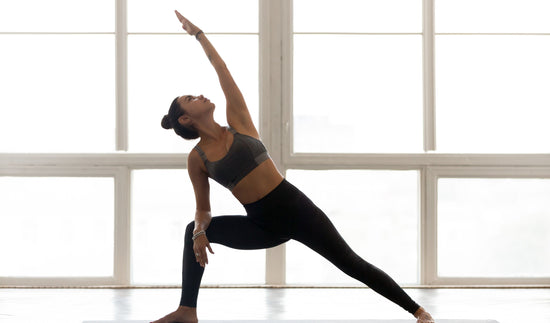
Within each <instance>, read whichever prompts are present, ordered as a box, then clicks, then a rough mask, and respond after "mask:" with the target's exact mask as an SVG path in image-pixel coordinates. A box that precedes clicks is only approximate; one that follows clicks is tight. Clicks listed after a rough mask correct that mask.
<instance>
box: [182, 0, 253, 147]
mask: <svg viewBox="0 0 550 323" xmlns="http://www.w3.org/2000/svg"><path fill="white" fill-rule="evenodd" d="M176 16H177V17H178V19H179V21H180V22H181V23H182V27H183V29H184V30H185V31H187V33H189V35H192V36H195V37H196V38H197V40H198V41H199V42H200V44H201V45H202V48H203V49H204V52H205V53H206V56H207V57H208V59H209V60H210V63H212V66H214V69H215V70H216V73H217V74H218V78H219V80H220V85H221V87H222V90H223V93H224V95H225V100H226V102H227V111H226V113H227V122H228V123H229V125H230V126H231V127H232V128H234V129H235V130H237V131H238V132H241V133H245V134H247V135H251V136H254V137H259V135H258V131H257V130H256V128H255V127H254V123H253V122H252V118H251V116H250V112H249V111H248V107H247V106H246V102H245V100H244V97H243V95H242V93H241V90H240V89H239V87H238V86H237V84H236V83H235V80H233V77H232V76H231V73H230V72H229V70H228V69H227V66H226V65H225V62H224V61H223V59H222V58H221V57H220V55H219V54H218V52H217V51H216V49H215V48H214V46H212V44H211V43H210V41H209V40H208V38H207V37H206V35H205V34H204V33H203V32H202V30H201V29H200V28H198V27H197V26H195V25H194V24H192V23H191V22H190V21H189V20H188V19H187V18H185V17H184V16H183V15H181V14H180V13H179V12H178V11H177V10H176Z"/></svg>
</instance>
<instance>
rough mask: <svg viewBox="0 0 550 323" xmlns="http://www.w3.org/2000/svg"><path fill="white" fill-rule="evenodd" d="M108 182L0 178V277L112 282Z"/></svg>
mask: <svg viewBox="0 0 550 323" xmlns="http://www.w3.org/2000/svg"><path fill="white" fill-rule="evenodd" d="M114 195H115V194H114V181H113V178H108V177H13V176H4V177H0V196H2V203H0V258H2V266H1V268H0V277H2V276H3V277H10V276H12V277H112V276H113V257H114V209H115V208H114Z"/></svg>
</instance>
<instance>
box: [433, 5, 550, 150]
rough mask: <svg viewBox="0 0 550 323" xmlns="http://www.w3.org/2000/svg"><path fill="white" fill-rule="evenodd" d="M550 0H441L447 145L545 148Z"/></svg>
mask: <svg viewBox="0 0 550 323" xmlns="http://www.w3.org/2000/svg"><path fill="white" fill-rule="evenodd" d="M548 10H550V2H548V1H537V0H530V1H494V0H484V1H451V0H437V1H436V19H435V22H436V24H435V28H436V36H435V42H436V47H435V51H436V54H435V55H436V60H435V62H436V66H435V71H436V77H435V78H436V84H435V87H436V92H435V93H436V101H437V145H438V150H439V151H442V152H460V153H470V152H471V153H548V152H550V148H549V146H548V143H547V138H548V137H549V136H550V131H549V129H548V127H547V126H546V123H545V122H544V120H547V119H548V118H549V117H550V95H549V94H548V91H546V89H547V88H548V86H550V63H549V62H548V60H547V59H546V58H547V57H548V56H549V55H550V45H549V42H548V40H549V38H550V35H549V34H548V33H549V32H550V23H549V22H548V19H546V18H545V17H544V16H543V14H542V13H543V12H547V11H548Z"/></svg>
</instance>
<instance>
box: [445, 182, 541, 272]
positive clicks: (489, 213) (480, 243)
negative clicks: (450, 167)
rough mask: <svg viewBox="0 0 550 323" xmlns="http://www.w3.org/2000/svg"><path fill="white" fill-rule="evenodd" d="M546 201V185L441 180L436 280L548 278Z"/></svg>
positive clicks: (538, 183)
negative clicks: (438, 278) (437, 278)
mask: <svg viewBox="0 0 550 323" xmlns="http://www.w3.org/2000/svg"><path fill="white" fill-rule="evenodd" d="M548 196H550V180H548V179H516V178H514V179H511V178H508V179H507V178H440V179H439V181H438V201H439V203H438V210H437V214H438V222H437V223H438V229H437V232H438V274H439V275H440V276H443V277H449V276H450V277H547V276H548V275H550V261H549V258H548V255H549V254H550V247H549V246H550V239H549V237H548V234H547V233H548V230H549V229H550V202H549V201H548ZM464 237H467V239H464Z"/></svg>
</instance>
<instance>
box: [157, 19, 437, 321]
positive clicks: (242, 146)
mask: <svg viewBox="0 0 550 323" xmlns="http://www.w3.org/2000/svg"><path fill="white" fill-rule="evenodd" d="M176 15H177V17H178V19H179V21H180V22H181V23H182V25H183V29H184V30H186V31H187V32H188V33H189V34H190V35H192V36H195V37H196V38H197V40H198V41H199V42H200V44H201V45H202V47H203V49H204V51H205V53H206V55H207V56H208V59H209V60H210V62H211V63H212V65H213V66H214V68H215V69H216V72H217V74H218V77H219V80H220V83H221V87H222V90H223V92H224V94H225V98H226V101H227V111H226V113H227V122H228V124H229V127H228V128H226V127H221V126H220V125H219V124H218V123H216V122H215V121H214V117H213V113H214V107H215V105H214V104H213V103H211V102H210V101H209V100H208V99H206V98H204V97H203V96H202V95H200V96H198V97H197V96H191V95H186V96H180V97H177V98H176V99H174V101H173V102H172V105H171V106H170V110H169V112H168V114H167V115H165V116H164V118H163V119H162V126H163V128H165V129H172V128H173V129H174V131H175V132H176V133H177V134H178V135H180V136H181V137H183V138H185V139H195V138H200V141H199V143H198V144H197V145H196V146H195V148H194V149H193V150H192V151H191V152H190V154H189V159H188V164H187V165H188V171H189V177H190V178H191V182H192V184H193V188H194V190H195V198H196V205H197V208H196V213H195V221H194V222H191V223H190V224H189V225H188V226H187V230H186V233H185V247H184V253H183V284H182V296H181V301H180V306H179V307H178V309H177V310H176V311H175V312H173V313H170V314H168V315H167V316H165V317H163V318H162V319H159V320H157V321H155V322H157V323H168V322H185V323H187V322H198V318H197V312H196V306H197V296H198V291H199V285H200V281H201V278H202V274H203V272H204V267H205V265H206V264H208V255H207V249H208V250H209V252H210V253H214V252H213V251H212V248H211V246H210V243H211V242H212V243H220V244H223V245H226V246H228V247H231V248H236V249H264V248H271V247H274V246H277V245H279V244H282V243H284V242H286V241H288V240H290V239H294V240H297V241H300V242H301V243H303V244H305V245H306V246H308V247H309V248H311V249H313V250H314V251H316V252H317V253H319V254H320V255H322V256H323V257H325V258H326V259H328V260H329V261H331V262H332V263H333V264H334V265H336V266H337V267H338V268H339V269H341V270H342V271H343V272H345V273H346V274H348V275H350V276H351V277H354V278H356V279H358V280H359V281H361V282H363V283H365V284H366V285H368V286H369V287H371V288H372V289H373V290H374V291H376V292H378V293H379V294H381V295H383V296H385V297H386V298H388V299H390V300H391V301H393V302H395V303H396V304H398V305H400V306H401V307H403V308H404V309H405V310H407V311H409V312H410V313H411V314H413V315H414V316H415V317H416V318H417V319H418V321H417V322H418V323H429V322H434V321H433V319H432V318H431V316H430V314H429V313H428V312H426V311H425V310H424V309H423V308H422V307H420V306H419V305H418V304H416V303H415V302H414V301H413V300H412V299H411V298H410V297H409V296H408V295H407V294H406V293H405V291H404V290H403V289H401V288H400V287H399V286H398V285H397V283H396V282H395V281H394V280H393V279H392V278H391V277H389V276H388V275H387V274H386V273H384V272H383V271H381V270H380V269H378V268H376V267H374V266H373V265H371V264H369V263H367V262H366V261H364V260H363V259H361V258H360V257H359V256H358V255H357V254H355V253H354V252H353V251H352V250H351V249H350V247H349V246H348V245H347V243H346V242H345V241H344V240H343V239H342V237H341V236H340V235H339V233H338V231H336V229H335V228H334V226H333V225H332V223H331V222H330V220H329V219H328V218H327V216H326V215H325V214H324V213H323V212H322V211H321V210H320V209H319V208H317V207H316V206H315V205H314V204H313V203H312V202H311V201H310V200H309V199H308V198H307V197H306V196H305V195H304V194H303V193H302V192H300V191H299V190H298V189H297V188H296V187H294V186H293V185H292V184H290V183H289V182H287V181H286V180H285V179H284V178H283V176H282V175H281V173H279V171H278V170H277V168H276V167H275V164H274V163H273V161H272V160H271V158H270V157H269V154H268V153H267V151H266V149H265V147H264V145H263V144H262V142H261V141H260V137H259V134H258V131H257V130H256V128H255V127H254V124H253V123H252V119H251V117H250V114H249V112H248V109H247V106H246V103H245V101H244V98H243V96H242V94H241V92H240V90H239V88H238V87H237V85H236V84H235V81H234V80H233V78H232V76H231V74H230V73H229V71H228V69H227V66H226V65H225V63H224V61H223V60H222V59H221V57H220V56H219V55H218V53H217V52H216V50H215V49H214V47H213V46H212V44H211V43H210V42H209V41H208V39H207V38H206V35H205V34H204V33H203V32H202V31H201V30H200V29H199V28H197V27H196V26H195V25H193V24H192V23H191V22H190V21H189V20H187V19H186V18H185V17H183V16H182V15H181V14H180V13H179V12H178V11H176ZM209 177H211V178H213V179H214V180H216V181H217V182H219V183H220V184H222V185H223V186H225V187H227V188H228V189H230V190H231V192H232V193H233V195H234V196H235V197H236V198H237V199H238V200H239V201H240V202H241V203H242V204H243V206H244V208H245V210H246V213H247V215H246V216H217V217H212V216H211V214H210V197H209V191H210V190H209V183H208V178H209Z"/></svg>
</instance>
